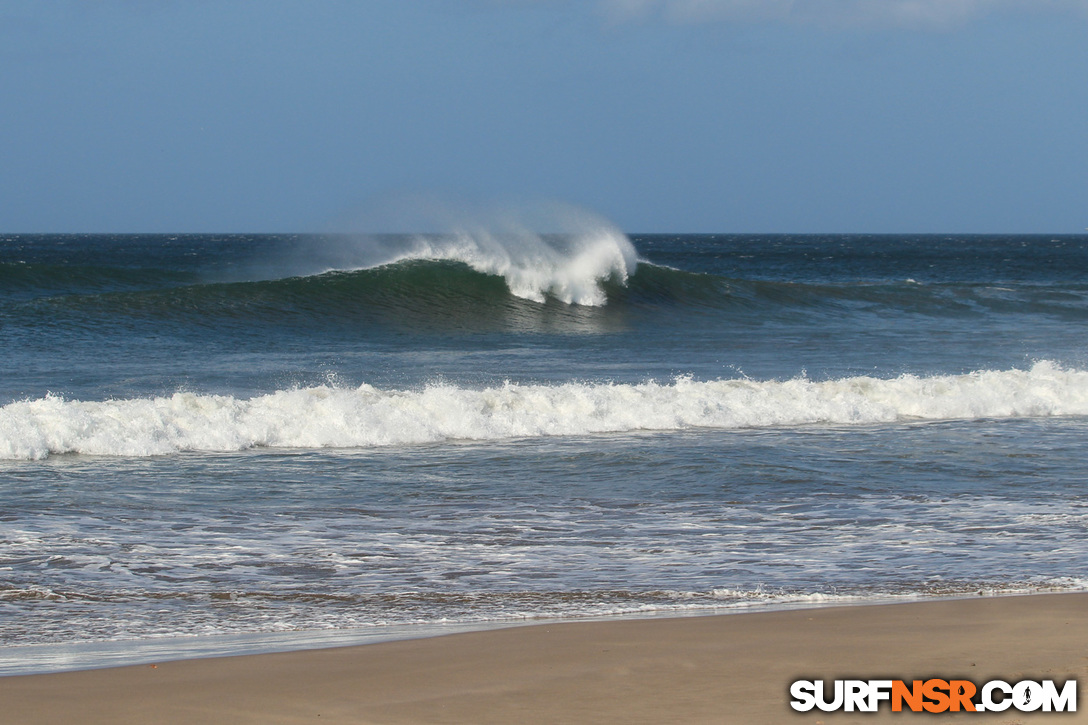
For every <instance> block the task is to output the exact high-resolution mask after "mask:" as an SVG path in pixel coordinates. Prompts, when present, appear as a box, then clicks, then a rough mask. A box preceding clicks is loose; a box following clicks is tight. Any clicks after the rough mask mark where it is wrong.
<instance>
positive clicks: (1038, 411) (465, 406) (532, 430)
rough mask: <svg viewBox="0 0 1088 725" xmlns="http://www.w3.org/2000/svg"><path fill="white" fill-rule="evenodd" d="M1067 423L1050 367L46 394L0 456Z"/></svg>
mask: <svg viewBox="0 0 1088 725" xmlns="http://www.w3.org/2000/svg"><path fill="white" fill-rule="evenodd" d="M1069 415H1088V371H1083V370H1076V369H1066V368H1062V367H1060V366H1058V365H1057V364H1055V363H1052V362H1049V361H1040V362H1037V363H1036V364H1035V365H1033V366H1032V368H1031V369H1030V370H1004V371H993V370H985V371H978V372H974V373H970V374H965V375H949V376H933V377H916V376H913V375H903V376H900V377H897V378H893V379H878V378H871V377H850V378H843V379H839V380H828V381H814V380H809V379H807V378H795V379H792V380H785V381H754V380H747V379H741V380H715V381H705V382H700V381H695V380H691V379H688V378H678V379H676V380H675V381H673V382H672V383H668V384H663V383H658V382H646V383H641V384H633V385H632V384H609V383H584V382H570V383H566V384H561V385H526V384H513V383H508V384H506V385H503V386H501V387H493V388H485V389H472V388H465V387H458V386H454V385H448V384H432V385H429V386H427V387H424V388H422V389H418V390H381V389H377V388H374V387H371V386H369V385H362V386H360V387H358V388H354V389H346V388H337V387H332V386H320V387H311V388H301V389H294V390H281V391H277V392H275V393H272V394H269V395H262V396H258V397H253V398H249V399H239V398H235V397H232V396H229V395H227V396H222V395H198V394H194V393H185V392H179V393H175V394H174V395H172V396H170V397H155V398H138V399H129V400H106V401H100V402H90V401H77V400H65V399H64V398H62V397H59V396H53V395H49V396H46V397H43V398H39V399H36V400H24V401H18V402H14V403H10V404H8V405H6V406H4V407H3V408H0V459H8V460H28V459H29V460H33V459H43V458H46V457H48V456H50V455H57V454H72V453H81V454H91V455H103V456H124V457H140V456H153V455H163V454H170V453H174V452H178V451H239V450H245V449H250V448H261V447H273V448H281V447H282V448H322V447H344V448H350V447H379V446H391V445H410V444H420V443H431V442H441V441H455V440H499V439H508V438H520V437H538V436H578V435H586V434H595V433H613V432H626V431H670V430H682V429H689V428H700V427H702V428H716V429H739V428H763V427H773V426H798V425H810V424H832V425H857V424H870V423H889V422H909V421H920V420H949V419H975V418H1022V417H1046V416H1069Z"/></svg>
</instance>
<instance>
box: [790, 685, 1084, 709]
mask: <svg viewBox="0 0 1088 725" xmlns="http://www.w3.org/2000/svg"><path fill="white" fill-rule="evenodd" d="M826 685H827V683H825V682H824V681H823V680H797V681H796V682H794V683H793V684H791V685H790V696H791V697H792V698H793V699H792V700H790V707H792V708H793V709H794V710H797V711H799V712H808V711H809V710H811V709H813V708H818V709H820V710H823V711H824V712H833V711H835V710H843V711H845V712H876V711H877V710H878V709H879V708H880V706H881V704H882V703H885V702H887V703H888V704H889V706H890V707H891V711H892V712H902V711H903V710H909V711H912V712H1002V711H1004V710H1008V709H1009V708H1010V707H1011V708H1014V709H1016V710H1019V711H1020V712H1035V711H1041V712H1076V711H1077V681H1076V680H1067V681H1065V682H1064V683H1063V684H1062V685H1061V687H1059V686H1058V685H1057V684H1055V683H1054V681H1053V680H1040V681H1035V680H1021V681H1020V682H1016V683H1012V684H1010V683H1008V682H1005V681H1004V680H990V681H989V682H986V683H984V684H983V685H982V686H981V687H980V686H978V685H976V684H975V683H973V682H971V681H970V680H941V679H936V678H933V679H928V680H913V681H911V682H909V683H908V682H906V681H904V680H835V681H834V683H833V684H832V685H831V687H827V686H826Z"/></svg>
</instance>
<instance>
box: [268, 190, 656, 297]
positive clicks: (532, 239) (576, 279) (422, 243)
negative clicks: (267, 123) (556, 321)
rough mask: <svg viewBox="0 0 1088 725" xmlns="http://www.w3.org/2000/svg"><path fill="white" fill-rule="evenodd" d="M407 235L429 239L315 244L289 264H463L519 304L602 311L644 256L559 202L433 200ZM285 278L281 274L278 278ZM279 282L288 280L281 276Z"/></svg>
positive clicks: (417, 211)
mask: <svg viewBox="0 0 1088 725" xmlns="http://www.w3.org/2000/svg"><path fill="white" fill-rule="evenodd" d="M411 206H412V213H411V215H410V216H411V219H408V220H405V219H398V220H396V222H395V223H396V224H397V225H399V226H402V227H409V226H415V227H418V226H423V227H425V228H428V229H431V230H435V233H428V234H395V235H389V234H386V235H382V234H364V235H343V236H341V237H338V238H335V239H330V238H324V239H320V240H310V241H309V242H307V243H306V244H304V245H303V247H302V248H300V249H299V250H297V251H298V255H297V258H296V259H294V260H293V261H292V260H289V264H288V269H290V270H291V272H292V274H293V275H297V276H308V275H313V274H320V273H326V272H334V271H338V272H354V271H359V270H363V269H373V268H376V267H384V266H386V265H391V264H396V263H398V262H405V261H410V260H430V261H453V262H462V263H464V264H466V265H468V266H469V267H471V268H472V269H474V270H476V271H477V272H482V273H484V274H488V275H495V276H498V277H501V278H502V279H503V280H505V282H506V285H507V287H508V288H509V290H510V292H511V293H512V294H514V295H516V296H518V297H521V298H524V299H528V300H533V301H535V302H544V301H545V298H547V297H553V298H555V299H558V300H561V301H563V302H565V303H567V304H578V305H593V306H600V305H603V304H605V303H606V302H607V295H606V294H605V291H604V289H603V287H602V284H603V283H605V282H608V281H613V282H618V283H620V284H626V282H627V279H628V277H630V276H631V275H633V274H634V273H635V269H636V268H637V266H638V254H637V253H636V251H635V248H634V245H632V244H631V241H630V239H628V238H627V235H625V234H624V233H623V232H622V231H621V230H620V229H619V228H618V227H616V225H614V224H612V223H611V222H609V221H608V220H607V219H605V218H603V217H601V216H599V215H597V214H593V213H592V212H589V211H586V210H583V209H579V208H577V207H574V206H572V205H569V204H563V203H559V202H550V203H534V204H521V205H506V206H501V207H499V206H496V207H493V208H485V209H472V210H471V211H469V210H466V209H465V208H461V207H454V206H452V205H449V204H443V203H440V202H436V201H434V200H430V201H429V202H427V203H422V202H418V201H417V202H415V203H413V204H412V205H411ZM278 271H279V270H277V272H278ZM276 276H282V275H281V274H276Z"/></svg>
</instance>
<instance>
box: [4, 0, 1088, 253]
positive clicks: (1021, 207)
mask: <svg viewBox="0 0 1088 725" xmlns="http://www.w3.org/2000/svg"><path fill="white" fill-rule="evenodd" d="M420 193H422V194H430V195H439V196H442V197H446V198H452V199H468V200H472V201H473V203H486V204H493V203H497V202H498V203H501V202H502V201H503V200H505V199H530V200H535V199H555V200H562V201H566V202H570V203H573V204H577V205H580V206H582V207H585V208H587V209H590V210H592V211H594V212H596V213H599V214H601V215H603V216H605V217H607V218H609V219H611V220H612V221H614V222H615V223H616V224H618V225H619V226H620V227H621V228H623V229H624V230H626V231H629V232H668V231H675V232H953V233H954V232H961V233H962V232H997V233H1021V232H1046V233H1077V232H1083V231H1084V230H1085V228H1086V227H1088V0H1079V1H1074V0H1068V1H1066V2H1061V1H1059V0H1054V1H1048V0H1032V1H1031V2H1026V1H1017V0H796V1H791V0H581V1H580V2H575V1H574V0H360V1H359V2H341V1H338V0H307V1H302V0H297V1H286V0H249V1H246V2H241V1H238V0H193V1H191V2H187V1H182V0H157V1H154V0H145V1H143V2H138V1H136V0H124V1H122V0H112V1H111V0H101V1H99V2H94V3H90V2H78V1H76V0H42V1H40V2H11V1H8V0H0V231H4V232H81V231H87V232H204V231H238V232H247V231H248V232H281V231H283V232H290V231H322V230H327V229H334V228H338V227H339V226H343V225H344V224H345V223H348V222H346V221H345V220H352V219H358V218H361V217H365V214H363V213H362V212H361V211H360V210H368V209H374V208H376V207H380V206H381V205H382V204H383V203H384V201H383V200H385V199H389V198H399V197H401V196H402V195H405V194H420Z"/></svg>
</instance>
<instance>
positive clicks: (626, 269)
mask: <svg viewBox="0 0 1088 725" xmlns="http://www.w3.org/2000/svg"><path fill="white" fill-rule="evenodd" d="M1086 330H1088V236H1084V235H1081V236H1057V237H1054V236H977V235H976V236H970V235H958V236H937V235H930V236H912V235H728V234H720V235H688V234H672V235H668V234H666V235H626V234H623V233H622V232H620V231H618V230H617V229H615V228H614V227H611V226H610V225H602V224H597V225H588V226H587V227H586V228H584V229H577V230H574V231H571V230H569V229H567V230H564V231H563V232H562V233H543V232H537V231H529V230H527V229H523V228H517V229H512V228H510V227H503V228H501V229H498V230H488V229H479V228H475V229H469V230H467V231H466V230H460V231H457V232H451V233H442V234H420V235H369V236H368V235H350V234H337V235H324V236H322V235H6V236H0V350H2V355H0V673H3V674H10V673H16V672H37V671H47V670H53V669H65V668H73V667H89V666H100V665H101V664H104V663H111V662H131V661H136V660H138V659H139V658H140V657H141V656H142V657H147V658H151V657H154V658H164V657H168V656H184V655H186V654H192V653H194V652H197V653H209V652H210V653H226V652H237V651H241V650H245V649H246V648H247V647H248V648H250V649H253V648H258V649H259V648H261V647H264V648H277V647H278V648H287V647H290V646H302V645H304V644H305V643H307V642H310V643H312V642H317V641H321V642H326V643H328V642H332V643H337V642H342V643H346V642H351V641H364V640H365V639H366V638H367V637H370V636H404V634H405V633H412V632H425V631H426V632H430V631H450V630H451V629H456V628H458V627H484V626H495V625H502V624H512V623H522V622H534V621H549V620H551V619H562V618H568V619H569V618H588V617H598V616H610V615H638V616H659V615H677V614H687V613H703V612H722V611H739V610H749V609H751V608H754V607H772V606H808V605H813V604H823V603H833V602H869V601H872V602H877V601H899V600H905V599H918V598H925V597H935V596H979V595H983V596H990V595H995V594H1002V593H1020V592H1039V591H1065V590H1078V589H1084V588H1085V587H1086V586H1088V469H1086V468H1085V466H1084V461H1085V460H1086V459H1088V341H1086V338H1085V331H1086ZM300 643H301V645H300Z"/></svg>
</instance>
